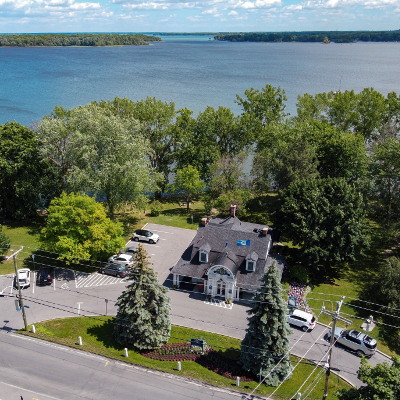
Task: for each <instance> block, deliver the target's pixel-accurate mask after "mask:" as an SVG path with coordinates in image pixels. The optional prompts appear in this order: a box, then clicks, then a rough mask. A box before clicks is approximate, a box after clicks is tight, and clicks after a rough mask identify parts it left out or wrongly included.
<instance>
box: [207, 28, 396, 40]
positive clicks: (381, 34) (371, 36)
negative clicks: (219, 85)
mask: <svg viewBox="0 0 400 400" xmlns="http://www.w3.org/2000/svg"><path fill="white" fill-rule="evenodd" d="M214 39H215V40H225V41H229V42H270V43H273V42H323V43H329V42H334V43H355V42H398V41H400V30H396V31H343V32H338V31H311V32H240V33H239V32H234V33H220V34H218V35H215V36H214Z"/></svg>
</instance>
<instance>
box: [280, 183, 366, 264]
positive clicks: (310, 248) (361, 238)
mask: <svg viewBox="0 0 400 400" xmlns="http://www.w3.org/2000/svg"><path fill="white" fill-rule="evenodd" d="M281 199H282V204H281V210H280V213H279V217H278V224H279V226H280V227H281V229H282V231H283V233H284V234H285V235H286V236H287V237H288V238H289V239H290V240H292V241H293V243H294V244H295V245H298V246H301V253H302V255H303V257H304V260H305V261H306V262H307V263H309V264H310V265H312V266H318V265H323V266H327V265H329V266H339V265H341V264H342V263H345V262H347V261H351V260H355V259H356V257H357V256H359V255H360V254H362V251H363V250H364V249H365V248H366V246H367V244H368V240H367V226H366V222H365V220H364V219H365V202H364V199H363V196H362V194H361V193H360V192H359V191H358V190H357V188H356V187H354V186H353V185H350V184H349V183H347V182H346V180H345V179H343V178H328V179H316V180H300V181H297V182H294V183H292V184H291V185H290V186H289V187H288V188H287V189H286V190H284V191H283V192H282V193H281Z"/></svg>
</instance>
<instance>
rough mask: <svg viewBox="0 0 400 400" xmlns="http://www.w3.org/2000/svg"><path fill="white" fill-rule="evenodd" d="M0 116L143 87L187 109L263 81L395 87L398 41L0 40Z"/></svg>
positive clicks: (138, 94) (291, 104) (27, 121)
mask: <svg viewBox="0 0 400 400" xmlns="http://www.w3.org/2000/svg"><path fill="white" fill-rule="evenodd" d="M0 71H1V83H0V124H3V123H4V122H6V121H13V120H15V121H18V122H20V123H22V124H24V125H28V126H29V125H31V124H32V123H34V122H37V121H39V120H40V119H41V118H42V117H43V116H44V115H46V114H49V113H50V112H51V111H52V110H53V108H54V106H55V105H61V106H65V107H67V108H72V107H75V106H78V105H84V104H87V103H89V102H91V101H93V100H102V99H105V100H108V99H113V98H114V97H116V96H118V97H127V98H130V99H132V100H140V99H144V98H146V97H147V96H151V97H156V98H157V99H160V100H163V101H173V102H175V103H176V105H177V107H188V108H190V109H191V110H193V111H194V112H195V114H197V113H198V112H200V111H203V110H204V109H205V108H206V107H207V106H208V105H210V106H213V107H218V106H220V105H222V106H225V107H229V108H231V109H232V110H233V111H234V112H235V113H237V112H238V111H239V109H238V107H237V105H236V104H235V97H236V94H239V95H242V94H243V93H244V91H245V90H246V89H248V88H251V87H253V88H257V89H260V88H262V87H263V86H265V85H266V84H267V83H268V84H271V85H273V86H280V87H281V88H283V89H284V90H285V91H286V94H287V97H288V102H287V111H288V112H290V113H291V114H294V113H295V105H296V98H297V95H299V94H304V93H310V94H315V93H320V92H325V91H330V90H346V89H354V90H355V91H356V92H358V91H360V90H362V89H364V88H365V87H373V88H375V89H376V90H378V91H380V92H381V93H383V94H385V95H386V94H387V93H388V92H391V91H395V92H397V93H400V80H399V76H400V43H357V44H329V45H322V44H319V43H274V44H266V43H229V42H217V41H213V40H209V39H208V37H203V38H196V37H189V38H187V39H183V38H182V37H173V36H170V37H166V38H165V41H164V42H161V43H156V44H153V45H151V46H140V47H105V48H104V47H103V48H78V47H70V48H0Z"/></svg>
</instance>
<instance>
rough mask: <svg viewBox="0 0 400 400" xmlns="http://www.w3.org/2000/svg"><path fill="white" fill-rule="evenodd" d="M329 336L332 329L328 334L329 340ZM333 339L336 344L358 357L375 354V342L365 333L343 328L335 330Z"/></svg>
mask: <svg viewBox="0 0 400 400" xmlns="http://www.w3.org/2000/svg"><path fill="white" fill-rule="evenodd" d="M331 335H332V329H331V330H330V331H329V333H328V338H329V339H330V338H331ZM334 337H335V339H337V343H339V344H341V345H342V346H345V347H347V348H349V349H351V350H354V351H355V352H356V353H357V355H359V356H360V357H361V356H367V357H371V356H373V355H374V354H375V352H376V345H377V343H376V340H375V339H373V338H372V337H370V336H368V335H366V334H365V333H362V332H359V331H356V330H354V329H352V330H347V329H344V328H336V329H335V335H334Z"/></svg>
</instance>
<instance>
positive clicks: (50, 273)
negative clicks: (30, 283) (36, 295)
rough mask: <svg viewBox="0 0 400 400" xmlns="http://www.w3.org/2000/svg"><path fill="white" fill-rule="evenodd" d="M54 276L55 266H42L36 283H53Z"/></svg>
mask: <svg viewBox="0 0 400 400" xmlns="http://www.w3.org/2000/svg"><path fill="white" fill-rule="evenodd" d="M53 277H54V268H51V267H43V268H40V269H39V271H38V272H37V275H36V285H38V286H42V285H51V284H52V282H53Z"/></svg>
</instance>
